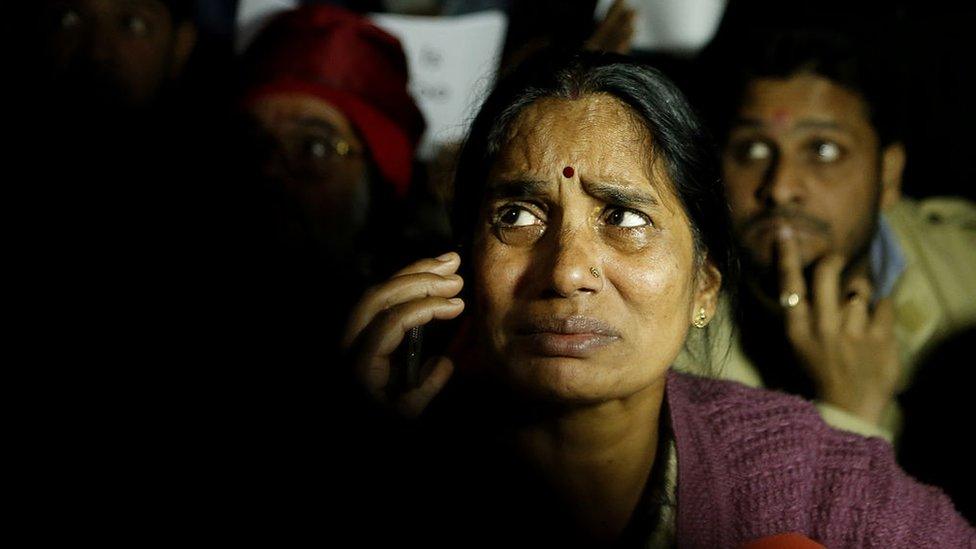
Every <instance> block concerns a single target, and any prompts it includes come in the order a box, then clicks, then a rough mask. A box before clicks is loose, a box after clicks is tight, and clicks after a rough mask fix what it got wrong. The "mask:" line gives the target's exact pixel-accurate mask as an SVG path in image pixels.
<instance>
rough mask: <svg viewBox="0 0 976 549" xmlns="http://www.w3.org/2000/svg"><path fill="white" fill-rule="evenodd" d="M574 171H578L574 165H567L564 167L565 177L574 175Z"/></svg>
mask: <svg viewBox="0 0 976 549" xmlns="http://www.w3.org/2000/svg"><path fill="white" fill-rule="evenodd" d="M574 173H576V170H574V169H573V167H572V166H566V167H565V168H563V177H565V178H566V179H569V178H570V177H573V174H574Z"/></svg>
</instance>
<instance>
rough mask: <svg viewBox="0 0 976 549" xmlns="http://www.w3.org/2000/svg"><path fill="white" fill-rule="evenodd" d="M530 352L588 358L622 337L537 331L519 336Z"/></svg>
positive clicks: (590, 333)
mask: <svg viewBox="0 0 976 549" xmlns="http://www.w3.org/2000/svg"><path fill="white" fill-rule="evenodd" d="M517 337H518V339H520V340H522V343H523V344H524V346H525V347H526V348H527V349H526V350H528V351H529V352H530V353H532V354H536V355H541V356H549V357H569V358H587V357H589V356H591V355H593V354H594V353H596V352H597V351H599V350H600V349H602V348H603V347H606V346H607V345H610V344H611V343H613V342H614V341H617V340H618V339H620V338H619V337H618V336H615V335H608V334H597V333H592V332H588V333H587V332H584V333H573V334H566V333H556V332H537V333H532V334H523V335H520V336H517Z"/></svg>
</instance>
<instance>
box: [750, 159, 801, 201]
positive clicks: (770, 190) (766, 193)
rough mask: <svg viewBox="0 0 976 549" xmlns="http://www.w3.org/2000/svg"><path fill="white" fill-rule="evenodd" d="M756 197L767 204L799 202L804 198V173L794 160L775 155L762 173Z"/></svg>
mask: <svg viewBox="0 0 976 549" xmlns="http://www.w3.org/2000/svg"><path fill="white" fill-rule="evenodd" d="M756 198H757V199H758V200H759V202H761V203H765V204H767V205H775V206H786V205H796V204H800V203H802V202H803V201H804V200H805V198H806V174H805V173H804V171H803V170H802V168H801V166H799V165H797V163H796V161H794V160H792V159H790V158H788V157H784V156H780V155H777V156H776V157H775V158H774V159H773V162H771V163H770V164H769V168H768V169H767V170H766V173H764V174H763V181H762V184H761V185H760V186H759V187H758V188H757V189H756Z"/></svg>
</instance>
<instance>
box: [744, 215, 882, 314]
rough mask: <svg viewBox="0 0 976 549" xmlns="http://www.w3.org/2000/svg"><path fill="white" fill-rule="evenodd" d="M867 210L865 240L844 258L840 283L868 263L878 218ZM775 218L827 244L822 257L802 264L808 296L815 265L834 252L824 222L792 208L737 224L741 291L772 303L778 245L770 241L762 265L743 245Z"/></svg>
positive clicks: (777, 292) (775, 291)
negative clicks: (754, 232)
mask: <svg viewBox="0 0 976 549" xmlns="http://www.w3.org/2000/svg"><path fill="white" fill-rule="evenodd" d="M871 211H872V212H873V213H872V216H871V220H870V225H869V227H870V229H869V230H868V231H867V234H866V236H865V238H864V239H863V240H862V241H861V242H860V243H859V244H858V246H857V247H856V248H855V249H854V250H853V251H852V252H851V254H850V257H847V258H845V260H846V261H845V264H844V269H843V271H842V273H841V280H847V279H848V277H849V275H850V273H851V272H852V271H855V270H857V269H859V268H860V267H861V266H863V265H864V264H865V262H867V261H868V260H869V256H870V252H871V242H872V241H873V240H874V236H875V234H876V232H877V226H878V215H879V214H878V209H877V208H876V207H875V208H872V210H871ZM777 219H780V220H784V221H786V222H788V223H789V224H790V225H791V226H793V227H802V228H803V229H805V230H806V231H808V232H811V233H814V234H820V235H822V236H823V238H824V239H826V240H827V241H828V242H831V244H830V246H829V248H828V249H827V250H825V252H824V253H823V254H820V255H817V256H815V257H811V258H808V259H807V261H806V263H805V264H804V265H803V278H804V280H805V281H806V285H807V289H808V290H807V294H808V295H809V294H810V288H811V283H812V280H813V272H814V270H815V269H816V266H817V264H818V263H819V262H820V260H821V259H823V257H824V256H825V255H826V254H828V253H831V252H832V251H835V250H836V246H837V245H838V243H837V242H836V241H835V239H834V235H833V231H832V229H831V226H830V224H829V223H828V222H826V221H824V220H822V219H820V218H817V217H814V216H811V215H809V214H806V213H804V212H801V211H798V210H795V209H792V208H783V207H776V208H771V209H767V210H763V211H761V212H760V213H758V214H756V215H754V216H752V217H750V218H748V219H746V220H745V221H743V222H741V223H739V224H737V225H736V228H735V229H736V230H735V236H736V244H737V246H738V251H739V257H740V258H741V261H742V276H741V286H742V289H743V290H748V291H749V292H750V293H753V294H755V295H756V296H757V297H761V298H764V299H763V301H765V302H767V303H772V304H777V303H778V302H779V295H780V293H781V291H782V289H781V287H780V278H781V275H780V270H779V261H780V257H779V250H778V245H777V243H776V242H775V241H774V243H773V244H772V252H771V255H770V258H769V261H768V262H764V261H762V260H761V259H759V257H758V256H759V253H757V252H756V251H755V250H753V249H750V248H749V247H748V246H747V245H746V244H745V243H744V242H745V240H746V238H747V237H748V235H749V233H750V232H751V231H756V230H759V228H760V225H762V224H765V223H770V222H772V221H775V220H777ZM774 238H777V237H774Z"/></svg>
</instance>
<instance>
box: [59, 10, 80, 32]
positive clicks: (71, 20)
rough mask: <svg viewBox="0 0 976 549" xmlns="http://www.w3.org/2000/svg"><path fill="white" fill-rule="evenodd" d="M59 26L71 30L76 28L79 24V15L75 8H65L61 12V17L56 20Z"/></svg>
mask: <svg viewBox="0 0 976 549" xmlns="http://www.w3.org/2000/svg"><path fill="white" fill-rule="evenodd" d="M58 24H59V25H60V26H61V30H71V29H74V28H77V27H78V25H80V24H81V16H80V15H78V12H76V11H75V10H71V9H69V10H65V11H64V13H62V14H61V19H60V20H59V21H58Z"/></svg>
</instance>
